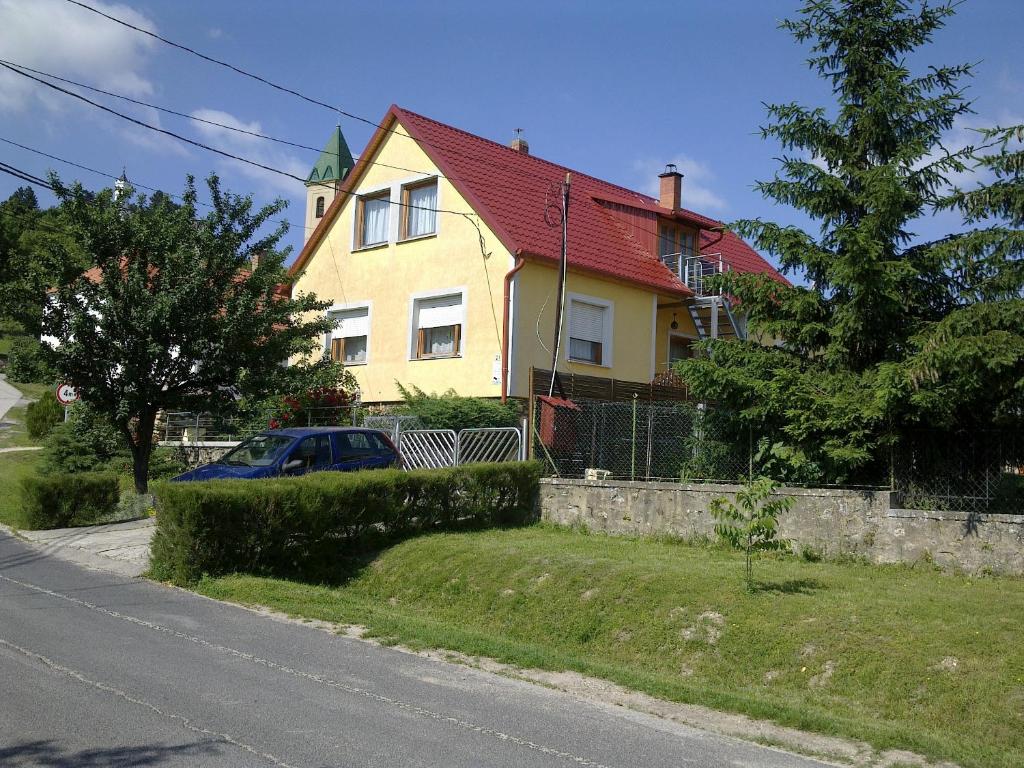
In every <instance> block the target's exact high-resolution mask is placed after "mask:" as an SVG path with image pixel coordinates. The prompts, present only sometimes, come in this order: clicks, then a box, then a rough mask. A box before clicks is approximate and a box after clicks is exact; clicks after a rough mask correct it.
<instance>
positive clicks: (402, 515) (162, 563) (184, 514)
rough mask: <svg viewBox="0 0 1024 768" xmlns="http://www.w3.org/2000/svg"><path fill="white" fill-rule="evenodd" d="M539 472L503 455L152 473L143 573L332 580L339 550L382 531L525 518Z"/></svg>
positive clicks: (399, 533) (401, 532)
mask: <svg viewBox="0 0 1024 768" xmlns="http://www.w3.org/2000/svg"><path fill="white" fill-rule="evenodd" d="M539 478H540V467H539V465H538V464H536V463H532V462H515V463H513V462H510V463H503V464H475V465H472V466H465V467H455V468H452V469H441V470H422V471H416V472H403V471H401V470H373V471H366V472H355V473H351V474H342V473H338V472H320V473H316V474H313V475H307V476H305V477H300V478H284V479H275V480H249V481H239V480H214V481H208V482H199V483H160V484H158V485H157V486H156V489H155V493H156V498H157V530H156V535H155V537H154V539H153V546H152V561H151V562H152V565H151V575H152V576H153V577H154V578H157V579H161V580H166V581H172V582H174V583H176V584H189V583H193V582H195V581H196V580H198V579H199V578H200V577H202V576H204V575H219V574H224V573H233V572H242V573H251V574H256V575H267V576H280V577H289V578H299V579H303V580H307V581H320V582H331V581H336V580H337V579H338V578H339V576H341V575H342V574H343V573H344V560H345V557H346V556H349V555H352V554H355V553H358V552H361V551H363V552H364V551H367V550H368V549H372V548H373V547H376V546H380V545H381V544H383V543H385V542H388V541H394V540H397V539H399V538H402V537H405V536H409V535H412V534H415V533H422V532H428V531H437V530H451V529H458V528H480V527H487V526H495V525H522V524H525V523H527V522H530V521H532V520H533V519H534V517H535V511H536V497H537V490H538V481H539Z"/></svg>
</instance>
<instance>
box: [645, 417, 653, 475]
mask: <svg viewBox="0 0 1024 768" xmlns="http://www.w3.org/2000/svg"><path fill="white" fill-rule="evenodd" d="M653 450H654V401H653V400H648V401H647V471H646V472H645V474H644V479H645V480H650V479H651V453H652V452H653Z"/></svg>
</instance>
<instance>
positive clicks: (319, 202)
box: [316, 195, 324, 219]
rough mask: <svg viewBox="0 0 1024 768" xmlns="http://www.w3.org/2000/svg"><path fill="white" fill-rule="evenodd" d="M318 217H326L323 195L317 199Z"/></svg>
mask: <svg viewBox="0 0 1024 768" xmlns="http://www.w3.org/2000/svg"><path fill="white" fill-rule="evenodd" d="M316 217H317V218H318V219H322V218H323V217H324V197H323V195H321V196H320V197H318V198H317V199H316Z"/></svg>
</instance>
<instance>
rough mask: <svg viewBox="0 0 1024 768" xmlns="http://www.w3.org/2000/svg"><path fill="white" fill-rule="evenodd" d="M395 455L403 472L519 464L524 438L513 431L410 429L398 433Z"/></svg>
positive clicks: (517, 431)
mask: <svg viewBox="0 0 1024 768" xmlns="http://www.w3.org/2000/svg"><path fill="white" fill-rule="evenodd" d="M398 451H399V453H400V454H401V455H402V463H403V465H404V466H405V468H406V469H440V468H441V467H454V466H459V465H461V464H473V463H477V462H493V461H519V460H520V459H522V458H523V434H522V432H521V431H520V430H519V429H518V428H516V427H493V428H480V429H463V430H461V431H460V432H458V433H456V432H455V431H454V430H452V429H409V430H404V431H401V432H399V433H398Z"/></svg>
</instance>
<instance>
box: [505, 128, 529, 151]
mask: <svg viewBox="0 0 1024 768" xmlns="http://www.w3.org/2000/svg"><path fill="white" fill-rule="evenodd" d="M508 146H509V147H510V148H511V149H514V150H515V151H516V152H518V153H519V154H521V155H528V154H530V144H529V142H527V141H526V139H524V138H523V129H522V128H516V137H515V138H514V139H512V141H511V143H510V144H509V145H508Z"/></svg>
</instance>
